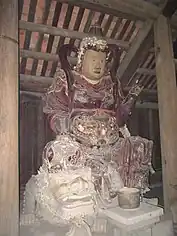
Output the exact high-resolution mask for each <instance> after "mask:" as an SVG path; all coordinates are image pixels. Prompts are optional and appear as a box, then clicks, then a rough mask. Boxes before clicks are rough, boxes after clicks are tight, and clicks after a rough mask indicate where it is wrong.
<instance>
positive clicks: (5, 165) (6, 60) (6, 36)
mask: <svg viewBox="0 0 177 236" xmlns="http://www.w3.org/2000/svg"><path fill="white" fill-rule="evenodd" d="M17 6H18V1H17V0H15V1H14V0H1V1H0V63H1V64H0V163H1V164H0V235H1V236H17V235H18V222H19V217H18V212H19V186H18V182H19V170H18V12H17Z"/></svg>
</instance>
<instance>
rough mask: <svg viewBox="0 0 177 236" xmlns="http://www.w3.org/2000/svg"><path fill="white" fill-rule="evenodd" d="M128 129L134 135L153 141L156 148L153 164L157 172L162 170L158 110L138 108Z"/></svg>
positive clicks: (154, 148) (131, 118) (130, 120)
mask: <svg viewBox="0 0 177 236" xmlns="http://www.w3.org/2000/svg"><path fill="white" fill-rule="evenodd" d="M128 127H129V129H130V132H131V134H132V135H139V136H141V137H144V138H147V139H151V140H153V142H154V147H153V156H152V163H153V166H154V168H155V169H156V170H158V169H161V148H160V128H159V114H158V110H156V109H142V108H136V109H135V110H134V111H133V113H132V116H131V117H130V119H129V122H128Z"/></svg>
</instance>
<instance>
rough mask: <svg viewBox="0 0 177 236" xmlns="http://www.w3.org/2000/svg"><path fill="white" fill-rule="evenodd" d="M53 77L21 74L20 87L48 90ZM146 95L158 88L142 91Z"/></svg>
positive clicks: (34, 90)
mask: <svg viewBox="0 0 177 236" xmlns="http://www.w3.org/2000/svg"><path fill="white" fill-rule="evenodd" d="M52 81H53V78H52V77H46V76H34V75H24V74H20V89H21V90H23V91H29V92H41V93H44V92H46V90H47V88H48V87H49V86H50V85H51V84H52ZM129 89H130V87H125V88H124V92H125V93H127V92H128V91H129ZM141 94H143V95H144V96H146V95H149V96H156V95H157V92H156V90H148V89H144V90H143V91H142V93H141Z"/></svg>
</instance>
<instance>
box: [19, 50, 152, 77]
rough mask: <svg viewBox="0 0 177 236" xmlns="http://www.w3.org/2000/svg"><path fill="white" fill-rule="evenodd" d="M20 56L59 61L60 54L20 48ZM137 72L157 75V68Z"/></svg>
mask: <svg viewBox="0 0 177 236" xmlns="http://www.w3.org/2000/svg"><path fill="white" fill-rule="evenodd" d="M20 57H23V58H32V59H37V60H44V61H55V62H59V58H58V56H57V55H56V54H54V53H44V52H35V51H30V50H24V49H20ZM68 60H69V62H70V64H71V65H76V63H77V58H76V57H68ZM136 72H137V73H138V74H145V75H155V70H151V69H147V68H138V69H137V70H136Z"/></svg>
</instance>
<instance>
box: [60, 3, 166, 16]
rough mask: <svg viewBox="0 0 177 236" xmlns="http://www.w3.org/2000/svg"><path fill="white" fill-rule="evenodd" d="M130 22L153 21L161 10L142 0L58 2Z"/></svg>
mask: <svg viewBox="0 0 177 236" xmlns="http://www.w3.org/2000/svg"><path fill="white" fill-rule="evenodd" d="M58 1H60V2H63V3H69V4H72V5H76V6H82V7H85V8H89V9H92V10H95V11H102V12H105V13H107V14H111V15H115V16H118V17H122V18H127V19H131V20H135V19H142V20H146V19H155V18H157V17H158V15H159V14H160V11H161V9H160V8H159V7H157V6H155V5H153V4H151V3H148V2H145V1H142V0H124V1H122V0H109V1H107V0H97V1H95V0H58Z"/></svg>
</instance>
